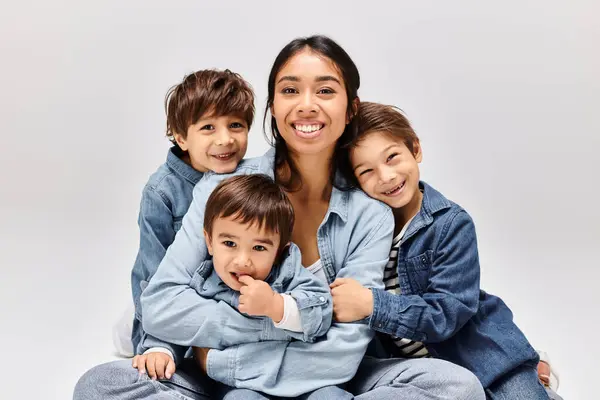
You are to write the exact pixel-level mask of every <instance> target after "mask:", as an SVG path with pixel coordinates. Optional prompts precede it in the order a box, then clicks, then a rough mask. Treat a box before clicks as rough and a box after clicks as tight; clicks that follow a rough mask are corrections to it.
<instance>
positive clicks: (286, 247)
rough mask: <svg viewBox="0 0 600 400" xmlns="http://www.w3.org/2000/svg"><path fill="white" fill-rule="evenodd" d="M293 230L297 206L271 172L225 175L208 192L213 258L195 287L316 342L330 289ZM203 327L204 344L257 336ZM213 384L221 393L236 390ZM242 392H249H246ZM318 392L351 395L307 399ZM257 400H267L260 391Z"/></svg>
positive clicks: (325, 321) (329, 307)
mask: <svg viewBox="0 0 600 400" xmlns="http://www.w3.org/2000/svg"><path fill="white" fill-rule="evenodd" d="M293 227H294V209H293V207H292V204H291V202H290V201H289V199H288V198H287V196H286V194H285V192H284V191H283V189H281V188H280V187H279V185H277V184H276V183H275V182H274V181H273V180H272V179H271V178H270V177H268V176H266V175H261V174H254V175H238V176H233V177H231V178H227V179H225V180H224V181H222V182H221V183H220V184H219V185H218V186H217V187H216V188H215V190H214V191H213V192H212V193H211V195H210V196H209V198H208V201H207V203H206V210H205V215H204V237H205V240H206V245H207V248H208V252H209V254H210V255H211V256H212V260H207V261H205V262H204V263H203V264H201V265H200V266H199V267H198V269H197V272H196V274H195V275H194V277H193V278H192V281H191V283H190V287H191V288H192V289H194V290H195V291H196V292H197V293H198V295H200V296H202V297H204V298H211V299H214V300H218V301H224V302H225V303H227V304H229V305H231V306H232V307H235V308H237V309H238V310H239V311H240V313H244V314H247V315H251V316H255V317H268V318H270V319H271V320H272V322H273V324H272V326H274V328H277V329H284V330H285V331H286V333H287V334H288V335H289V336H291V337H292V338H295V339H298V340H304V341H313V340H315V338H317V337H319V336H322V335H324V334H325V333H326V332H327V330H328V329H329V327H330V325H331V319H332V313H333V304H332V302H331V294H330V291H329V286H328V285H327V283H326V282H325V281H323V280H322V279H320V278H318V277H317V276H315V275H314V274H313V273H311V272H310V271H308V270H307V269H306V268H304V267H302V264H301V259H302V256H301V254H300V249H299V248H298V247H297V246H296V245H294V244H292V243H290V239H291V236H292V230H293ZM315 300H316V301H315ZM240 315H241V314H240ZM234 325H235V324H234ZM236 326H239V325H236ZM249 329H251V328H250V327H249ZM200 332H201V333H199V334H198V337H202V338H204V340H205V343H203V347H205V348H217V347H218V346H219V344H218V343H230V344H231V345H236V344H240V343H245V342H247V341H253V340H255V339H250V336H251V335H248V332H245V331H244V332H240V331H239V330H234V329H229V328H228V324H226V323H224V324H222V325H220V326H202V327H201V331H200ZM196 351H202V349H196ZM215 384H216V385H217V386H218V387H219V389H218V391H221V392H224V393H226V392H231V391H235V390H238V389H235V388H231V387H227V386H225V385H221V384H217V383H215ZM224 393H221V394H223V395H224ZM232 395H233V394H230V396H232ZM239 395H243V396H244V398H248V397H247V396H249V394H248V391H246V390H242V391H241V393H239ZM311 396H314V397H311ZM317 396H318V398H339V399H342V398H350V395H349V394H348V393H346V392H344V391H343V390H341V389H339V388H337V387H326V388H322V389H319V390H318V391H315V392H313V393H310V394H307V395H306V398H317ZM335 396H337V397H335ZM254 397H256V398H267V397H265V395H263V394H258V393H256V396H254V395H253V397H252V398H254Z"/></svg>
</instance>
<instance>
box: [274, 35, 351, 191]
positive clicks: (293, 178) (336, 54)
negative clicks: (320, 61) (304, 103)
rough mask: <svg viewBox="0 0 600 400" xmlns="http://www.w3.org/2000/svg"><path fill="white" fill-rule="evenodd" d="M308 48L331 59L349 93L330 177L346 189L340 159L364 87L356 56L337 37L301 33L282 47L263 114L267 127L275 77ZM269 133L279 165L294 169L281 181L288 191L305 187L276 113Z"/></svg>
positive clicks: (276, 163) (275, 63)
mask: <svg viewBox="0 0 600 400" xmlns="http://www.w3.org/2000/svg"><path fill="white" fill-rule="evenodd" d="M307 49H308V50H310V51H312V52H314V53H317V54H319V55H321V56H323V57H326V58H327V59H329V60H331V62H332V63H333V64H334V65H335V67H336V68H337V69H338V70H339V72H340V75H341V76H342V78H343V80H344V86H345V89H346V96H347V98H348V106H347V108H346V115H347V116H348V118H349V120H350V123H349V124H348V125H346V128H345V129H344V132H343V133H342V136H341V137H340V138H339V139H338V141H337V143H336V145H335V150H334V153H333V158H332V160H331V165H332V169H331V173H330V181H331V183H332V184H333V185H334V186H336V187H338V188H339V189H345V187H342V186H340V185H338V184H337V182H336V181H335V172H336V170H335V169H336V167H337V165H338V163H339V160H340V159H341V158H343V157H344V154H343V153H345V151H344V150H343V149H342V147H343V145H344V143H346V142H347V139H348V135H349V133H350V131H352V124H353V122H352V121H353V116H354V113H355V111H356V110H355V106H354V104H355V102H354V101H355V100H356V99H357V98H358V88H359V87H360V75H359V73H358V68H356V64H354V61H352V58H350V56H349V55H348V53H346V51H345V50H344V49H343V48H342V47H341V46H340V45H339V44H337V43H336V42H335V41H333V40H332V39H330V38H328V37H327V36H322V35H315V36H309V37H301V38H297V39H294V40H292V41H291V42H289V43H288V44H287V45H286V46H285V47H284V48H283V49H281V51H280V52H279V54H278V55H277V58H275V62H274V63H273V66H272V67H271V72H270V74H269V81H268V97H267V106H266V109H265V116H264V118H263V129H264V128H265V125H266V122H267V118H268V115H269V111H270V110H271V107H272V106H273V102H274V100H275V86H276V82H275V79H276V78H277V74H278V73H279V71H280V70H281V69H282V68H283V67H284V66H285V64H286V63H287V62H288V61H289V60H290V59H291V58H292V57H294V56H295V55H296V54H298V53H299V52H301V51H302V50H307ZM265 136H266V138H267V141H269V142H270V143H271V145H273V146H274V147H275V149H276V151H275V154H276V155H275V167H276V168H277V167H280V166H282V165H287V167H288V168H289V169H290V177H289V179H288V180H287V181H285V182H281V184H282V185H283V186H284V187H285V189H286V190H287V191H294V190H299V189H300V188H301V187H302V181H301V177H300V173H299V172H298V168H297V167H296V165H295V164H294V161H293V160H292V157H290V154H289V150H288V148H287V145H286V143H285V140H283V138H282V137H281V134H280V133H279V130H278V129H277V121H275V117H274V116H272V115H271V137H268V136H267V134H266V130H265Z"/></svg>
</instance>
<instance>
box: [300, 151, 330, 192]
mask: <svg viewBox="0 0 600 400" xmlns="http://www.w3.org/2000/svg"><path fill="white" fill-rule="evenodd" d="M328 153H329V152H328ZM290 156H291V157H292V159H293V161H294V165H295V166H296V169H297V170H298V174H299V175H300V180H301V181H302V186H301V187H300V190H299V191H298V192H297V193H296V195H297V196H298V197H299V198H300V199H303V200H306V201H329V198H330V197H331V191H332V184H331V168H332V166H331V159H332V154H324V153H319V154H303V155H302V156H298V155H296V154H290Z"/></svg>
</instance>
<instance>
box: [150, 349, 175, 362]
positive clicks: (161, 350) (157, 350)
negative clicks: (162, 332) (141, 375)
mask: <svg viewBox="0 0 600 400" xmlns="http://www.w3.org/2000/svg"><path fill="white" fill-rule="evenodd" d="M149 353H164V354H166V355H168V356H169V357H171V358H172V359H173V360H175V357H173V353H171V350H169V349H165V348H164V347H151V348H149V349H148V350H146V351H145V352H144V355H146V354H149Z"/></svg>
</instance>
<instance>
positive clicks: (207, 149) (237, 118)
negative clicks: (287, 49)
mask: <svg viewBox="0 0 600 400" xmlns="http://www.w3.org/2000/svg"><path fill="white" fill-rule="evenodd" d="M165 111H166V115H167V137H168V138H169V139H170V140H171V142H172V143H173V147H171V149H169V152H168V154H167V161H166V162H165V163H164V164H163V165H161V166H160V167H159V168H158V170H157V171H156V172H155V173H154V174H153V175H152V176H150V179H149V180H148V183H147V184H146V185H145V187H144V190H143V192H142V200H141V204H140V213H139V218H138V225H139V228H140V247H139V250H138V254H137V258H136V260H135V264H134V266H133V270H132V273H131V289H132V292H133V293H132V294H133V304H134V307H135V317H134V319H133V327H132V329H131V336H129V335H128V333H129V331H128V332H127V333H121V334H119V333H117V332H115V334H114V342H115V345H116V347H117V348H118V349H119V351H120V353H121V354H123V355H131V352H133V353H134V354H136V357H135V358H134V360H133V364H134V366H135V367H137V368H138V369H140V371H146V370H147V371H148V373H149V374H150V375H151V376H154V377H156V376H157V375H156V372H155V371H156V370H157V369H158V370H164V369H167V372H166V373H167V374H168V375H169V376H171V374H172V373H173V372H174V371H175V363H174V362H173V354H174V352H175V351H179V352H181V351H185V350H182V349H177V348H176V346H174V345H172V344H169V343H166V342H162V341H160V340H158V339H156V338H154V340H152V343H153V346H152V348H144V347H143V346H142V342H143V339H144V338H146V337H147V336H148V335H147V334H146V333H145V332H144V330H143V328H142V320H141V318H142V310H141V304H140V296H141V293H142V291H143V290H144V288H145V287H146V286H147V284H148V282H149V281H150V278H152V276H153V275H154V274H155V273H156V270H157V268H158V265H159V264H160V261H161V260H162V258H163V257H164V255H165V252H166V250H167V248H168V247H169V246H170V245H171V243H172V242H173V240H174V238H175V234H176V233H177V231H178V230H179V228H181V220H182V218H183V216H184V214H185V213H186V212H187V210H188V208H189V205H190V203H191V202H192V192H193V188H194V186H195V185H196V183H198V181H200V179H202V177H203V175H204V173H205V172H207V171H214V172H216V173H229V172H232V171H234V170H235V169H236V167H237V165H238V163H239V162H240V160H241V159H242V158H243V157H244V155H245V154H246V149H247V144H248V131H249V129H250V126H251V124H252V121H253V119H254V93H253V91H252V88H251V87H250V85H249V84H248V83H247V82H246V81H245V80H244V79H242V77H241V76H240V75H238V74H236V73H233V72H231V71H229V70H224V71H219V70H201V71H197V72H195V73H192V74H189V75H187V76H186V77H185V78H184V79H183V81H182V82H181V83H179V84H178V85H176V86H174V87H172V88H171V89H170V90H169V91H168V93H167V95H166V98H165ZM129 315H131V314H129ZM129 315H127V316H126V318H130V317H129ZM130 324H131V323H130V322H129V321H127V325H130ZM123 326H124V324H123V323H122V324H121V326H119V325H117V327H116V328H115V330H116V331H117V330H119V331H123V330H124V329H123ZM131 349H133V351H132V350H131ZM128 353H129V354H128Z"/></svg>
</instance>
